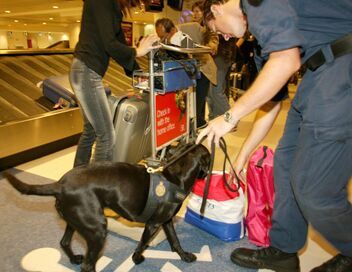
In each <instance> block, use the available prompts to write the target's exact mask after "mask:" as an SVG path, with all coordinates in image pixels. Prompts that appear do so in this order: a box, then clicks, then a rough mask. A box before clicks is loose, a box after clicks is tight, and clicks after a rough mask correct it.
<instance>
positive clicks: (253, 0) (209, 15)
mask: <svg viewBox="0 0 352 272" xmlns="http://www.w3.org/2000/svg"><path fill="white" fill-rule="evenodd" d="M228 1H229V0H205V1H204V5H203V23H204V25H207V23H208V22H209V21H210V20H214V19H215V17H214V14H213V12H212V11H211V9H210V8H211V6H212V5H221V4H225V3H226V2H228ZM240 1H241V2H242V1H244V0H240ZM247 1H248V3H249V4H250V5H252V6H259V5H260V4H261V3H262V2H263V0H247ZM241 6H242V3H241Z"/></svg>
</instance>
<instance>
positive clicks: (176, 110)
mask: <svg viewBox="0 0 352 272" xmlns="http://www.w3.org/2000/svg"><path fill="white" fill-rule="evenodd" d="M155 128H156V132H155V137H156V148H157V149H158V148H160V147H163V146H165V145H167V144H169V143H170V142H172V141H175V140H177V139H178V138H179V137H181V136H183V135H185V134H188V129H187V91H178V92H170V93H166V94H163V95H161V94H158V95H156V97H155Z"/></svg>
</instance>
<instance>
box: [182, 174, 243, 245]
mask: <svg viewBox="0 0 352 272" xmlns="http://www.w3.org/2000/svg"><path fill="white" fill-rule="evenodd" d="M226 177H227V179H229V178H230V175H229V174H226ZM205 183H206V178H205V179H201V180H197V181H196V183H195V184H194V186H193V190H192V193H191V194H190V197H189V202H188V205H187V211H186V215H185V221H186V222H187V223H189V224H191V225H194V226H196V227H199V228H200V229H202V230H204V231H206V232H208V233H210V234H212V235H214V236H216V237H218V238H219V239H221V240H223V241H226V242H229V241H236V240H239V239H241V238H243V236H244V224H243V220H244V218H243V217H244V205H245V197H244V194H243V188H242V187H240V188H239V190H238V191H237V192H232V191H230V190H229V189H228V188H226V186H225V184H224V181H223V176H222V172H217V171H213V173H212V176H211V180H210V187H209V193H208V198H207V203H206V206H205V211H204V216H203V215H201V214H200V207H201V205H202V199H203V192H204V187H205ZM231 187H232V188H233V189H236V185H235V184H233V183H231Z"/></svg>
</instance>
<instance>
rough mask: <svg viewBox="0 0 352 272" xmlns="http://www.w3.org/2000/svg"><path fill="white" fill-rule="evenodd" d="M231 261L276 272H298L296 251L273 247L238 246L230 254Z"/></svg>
mask: <svg viewBox="0 0 352 272" xmlns="http://www.w3.org/2000/svg"><path fill="white" fill-rule="evenodd" d="M231 260H232V262H233V263H235V264H237V265H239V266H243V267H248V268H258V269H259V268H266V269H272V270H274V271H276V272H299V271H300V267H299V259H298V256H297V253H286V252H283V251H281V250H279V249H277V248H275V247H267V248H262V249H247V248H238V249H235V250H234V251H233V252H232V254H231Z"/></svg>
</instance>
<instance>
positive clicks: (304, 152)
mask: <svg viewBox="0 0 352 272" xmlns="http://www.w3.org/2000/svg"><path fill="white" fill-rule="evenodd" d="M204 19H205V22H206V24H207V25H208V27H209V28H210V29H211V30H213V31H215V32H217V33H220V34H222V35H223V36H224V37H225V38H227V39H228V38H230V37H233V36H235V37H238V38H239V37H241V36H243V35H244V33H245V31H246V30H247V26H248V30H249V31H250V32H251V33H252V34H253V35H254V36H255V37H256V39H257V40H258V43H259V45H260V51H261V57H262V58H264V59H265V60H266V63H265V65H264V66H263V68H262V70H261V72H260V74H259V75H258V77H257V79H256V80H255V82H254V83H253V84H252V86H251V87H250V88H249V90H248V91H247V92H246V93H245V94H244V95H243V96H242V97H241V98H240V99H239V100H238V101H236V103H235V105H234V106H233V107H232V108H231V109H230V110H229V111H228V112H227V113H225V115H224V116H221V117H218V118H216V119H214V120H213V121H211V122H210V123H209V125H208V126H207V127H206V128H205V129H204V130H203V131H202V132H201V133H200V135H199V137H198V139H202V138H203V137H204V136H205V135H208V141H209V142H210V141H211V140H213V139H214V140H215V142H216V143H218V142H219V138H220V137H221V136H223V135H224V134H226V133H227V132H229V131H230V130H232V128H233V127H234V126H235V125H236V124H237V123H238V121H239V120H240V119H241V118H242V117H244V116H245V115H247V114H248V113H250V112H252V111H253V110H255V109H257V108H258V107H260V106H261V105H263V104H264V103H265V102H267V101H268V100H270V99H271V98H272V97H273V96H274V95H275V94H276V93H277V92H278V91H279V90H280V88H281V87H282V86H283V85H284V84H285V83H286V82H287V81H288V79H289V78H290V77H291V75H292V74H293V73H294V72H296V71H297V70H298V69H299V67H300V66H301V63H302V64H303V65H304V66H305V67H306V68H307V72H306V73H305V75H304V77H303V80H302V82H301V83H300V85H299V88H298V90H297V93H296V96H295V98H294V100H293V102H292V106H291V109H290V111H289V113H288V117H287V121H286V127H285V131H284V135H283V137H282V138H281V140H280V143H279V145H278V147H277V149H276V154H275V164H274V175H275V191H276V198H275V204H274V214H273V218H272V229H271V231H270V239H271V246H270V247H268V248H262V249H258V250H251V249H245V248H240V249H236V250H234V251H233V252H232V254H231V260H232V261H233V262H234V263H235V264H237V265H240V266H244V267H250V268H267V269H273V270H275V271H280V272H283V271H300V266H299V259H298V255H297V252H298V251H299V250H300V249H301V248H302V247H303V246H304V245H305V242H306V239H307V231H308V224H311V225H312V226H313V227H314V228H315V229H316V230H317V231H318V232H320V234H321V235H322V236H324V238H326V240H327V241H328V242H330V243H331V244H332V245H333V246H334V247H335V248H336V249H337V250H338V251H339V252H340V254H338V255H337V256H335V257H334V258H333V259H331V260H329V261H328V262H326V263H324V264H322V265H321V266H319V267H317V268H314V269H313V270H312V271H313V272H319V271H340V272H347V271H352V231H351V230H352V205H351V203H350V202H349V201H348V196H347V185H348V182H349V180H350V178H351V175H352V110H351V106H352V33H351V31H352V1H351V0H339V1H331V0H310V1H306V0H206V1H205V4H204Z"/></svg>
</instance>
